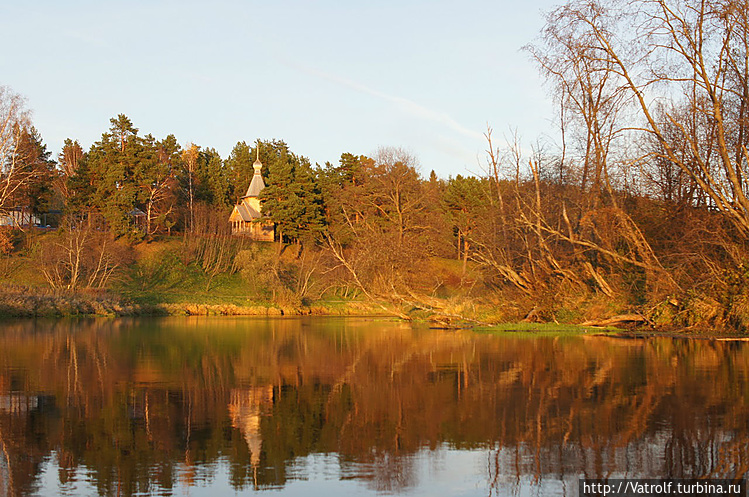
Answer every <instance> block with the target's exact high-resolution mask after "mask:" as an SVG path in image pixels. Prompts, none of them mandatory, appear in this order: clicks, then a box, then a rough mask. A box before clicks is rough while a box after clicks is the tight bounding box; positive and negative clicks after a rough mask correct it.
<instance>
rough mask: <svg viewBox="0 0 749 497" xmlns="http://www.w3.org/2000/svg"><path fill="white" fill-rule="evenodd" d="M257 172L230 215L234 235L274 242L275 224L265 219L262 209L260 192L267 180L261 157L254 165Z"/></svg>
mask: <svg viewBox="0 0 749 497" xmlns="http://www.w3.org/2000/svg"><path fill="white" fill-rule="evenodd" d="M252 167H253V168H254V169H255V174H253V176H252V181H250V186H249V187H248V188H247V193H246V194H245V195H244V196H243V197H242V198H241V199H239V203H237V205H235V206H234V210H233V211H232V212H231V216H229V223H231V233H232V235H241V236H248V237H250V238H251V239H253V240H256V241H260V242H272V241H273V238H274V233H275V229H274V225H273V223H272V222H271V221H269V220H267V219H265V217H264V216H263V214H262V211H261V205H260V199H259V198H258V197H259V195H260V192H261V191H262V190H263V188H265V182H264V181H263V176H262V174H261V172H260V171H261V169H262V168H263V164H262V163H261V162H260V157H258V158H257V159H256V160H255V163H254V164H253V165H252Z"/></svg>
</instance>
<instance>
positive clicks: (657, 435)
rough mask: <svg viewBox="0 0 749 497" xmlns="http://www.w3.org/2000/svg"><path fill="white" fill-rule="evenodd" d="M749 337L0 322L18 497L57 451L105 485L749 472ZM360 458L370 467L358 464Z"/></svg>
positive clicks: (108, 488) (11, 471)
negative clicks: (447, 458) (445, 468)
mask: <svg viewBox="0 0 749 497" xmlns="http://www.w3.org/2000/svg"><path fill="white" fill-rule="evenodd" d="M747 350H749V349H747V348H746V347H745V346H744V344H742V343H722V342H713V341H707V340H670V339H659V340H622V339H611V338H602V337H556V338H547V337H541V338H532V337H524V336H519V335H518V336H505V337H502V338H501V339H500V338H497V337H493V336H486V335H476V334H470V333H465V334H462V333H456V334H451V333H435V332H430V331H418V330H411V329H410V328H407V327H404V326H402V325H399V324H397V323H384V324H383V323H376V322H374V323H373V322H366V321H346V320H339V321H335V320H322V321H314V320H310V321H305V320H277V321H264V320H256V321H253V320H246V319H245V320H242V319H224V320H178V319H169V320H161V321H153V320H150V321H149V320H144V321H124V320H110V321H82V322H53V323H42V322H36V323H35V322H19V323H15V324H9V325H7V324H6V325H4V326H3V328H2V329H1V330H0V482H3V481H4V482H5V484H4V488H0V495H2V493H3V492H4V493H5V494H10V495H12V494H26V493H29V492H32V491H33V490H34V488H35V485H37V478H38V475H39V472H40V468H41V466H42V464H43V462H44V461H45V458H49V457H53V458H55V460H56V466H57V468H58V475H57V477H58V479H59V482H60V485H62V486H64V485H67V484H70V483H71V482H72V480H73V479H74V478H75V477H76V475H77V474H78V472H79V469H81V468H86V470H87V471H89V472H90V473H91V474H92V475H93V480H92V481H94V482H95V483H96V485H97V487H98V488H97V490H98V491H99V492H100V493H106V494H115V493H117V494H125V495H132V494H134V493H138V492H149V491H152V490H153V489H165V490H169V489H172V488H173V487H174V486H175V484H176V483H177V482H178V481H179V482H181V483H183V484H186V485H191V484H193V483H194V482H196V481H204V480H206V479H207V478H209V477H210V476H211V472H212V471H214V470H215V469H212V468H215V467H216V463H217V462H218V461H225V462H226V464H227V465H228V467H229V468H230V481H231V483H232V485H234V487H235V488H237V489H241V488H277V487H280V486H283V485H284V484H285V483H286V481H287V480H288V479H289V478H290V477H291V475H290V474H289V471H290V468H291V467H292V465H293V463H294V461H298V460H300V458H304V457H305V456H308V455H310V454H317V453H329V454H336V455H337V461H338V464H339V466H340V471H341V474H342V475H344V474H346V475H350V474H352V473H355V474H356V476H357V477H358V478H361V479H364V480H366V481H369V483H368V485H370V486H371V487H372V488H373V489H376V490H384V491H397V490H399V489H402V488H405V487H409V486H411V485H413V484H414V483H415V476H414V471H415V470H414V469H413V455H414V454H417V453H418V452H419V451H421V450H429V449H430V448H432V449H433V448H437V447H443V446H445V445H448V446H451V447H455V448H459V449H476V448H481V449H484V450H486V451H488V453H489V454H490V457H489V461H488V462H489V464H488V466H487V479H488V482H487V483H488V486H489V489H490V490H493V489H498V488H501V487H502V486H503V485H508V484H512V483H513V482H517V481H519V480H520V479H526V478H532V479H536V480H543V479H547V480H560V479H565V478H570V477H573V478H575V479H576V478H577V477H578V475H585V476H588V477H602V476H613V475H626V476H654V477H655V476H657V477H661V476H674V477H680V476H683V477H686V476H708V475H710V476H724V477H733V476H736V475H743V474H745V473H746V472H747V471H748V470H749V468H748V467H747V464H748V463H749V444H748V443H747V442H748V440H747V435H746V426H747V421H749V409H747V407H748V406H747V395H748V394H749V381H748V380H747V374H748V373H749V352H747ZM351 468H358V470H356V471H355V470H353V469H351Z"/></svg>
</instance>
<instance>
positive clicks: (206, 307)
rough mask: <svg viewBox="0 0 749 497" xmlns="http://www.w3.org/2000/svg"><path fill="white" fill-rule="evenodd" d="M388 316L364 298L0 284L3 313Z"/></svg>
mask: <svg viewBox="0 0 749 497" xmlns="http://www.w3.org/2000/svg"><path fill="white" fill-rule="evenodd" d="M171 315H175V316H179V315H188V316H303V315H319V316H388V315H391V314H388V313H386V312H385V311H384V310H383V309H382V308H380V307H379V306H377V305H374V304H370V303H367V302H362V301H347V302H343V301H337V302H319V303H314V304H312V305H306V306H280V305H277V304H273V303H270V302H267V303H266V302H255V303H247V304H236V303H200V302H157V301H153V302H145V301H143V300H140V301H137V300H133V299H128V298H124V297H122V296H118V295H114V294H111V293H108V292H95V291H84V292H68V291H64V290H43V289H37V288H29V287H24V286H5V287H2V288H0V317H16V318H24V317H70V316H91V317H95V316H109V317H125V316H171Z"/></svg>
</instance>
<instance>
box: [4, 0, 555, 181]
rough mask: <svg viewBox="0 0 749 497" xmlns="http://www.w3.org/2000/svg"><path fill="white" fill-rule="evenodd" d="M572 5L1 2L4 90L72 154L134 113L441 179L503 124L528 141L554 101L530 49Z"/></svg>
mask: <svg viewBox="0 0 749 497" xmlns="http://www.w3.org/2000/svg"><path fill="white" fill-rule="evenodd" d="M558 3H559V2H558V1H550V0H542V1H537V2H522V1H516V2H511V1H507V0H497V1H484V0H464V1H462V2H457V1H443V0H432V1H415V0H401V1H390V0H386V1H378V2H355V1H349V2H345V1H333V0H325V1H221V0H219V1H216V2H211V3H209V2H190V1H153V2H147V1H140V0H136V1H128V2H117V3H115V2H101V1H64V2H59V1H49V0H44V1H34V2H17V1H8V0H3V2H2V3H1V4H0V43H1V44H2V46H3V50H2V51H0V68H2V71H1V72H0V85H8V86H10V87H11V88H12V89H13V90H15V91H16V92H18V93H21V94H22V95H24V96H25V97H26V98H27V103H28V107H29V108H30V109H32V111H33V118H34V122H35V125H36V127H37V128H38V129H39V131H40V132H41V133H42V136H43V138H44V140H45V143H47V145H48V147H49V149H50V150H51V151H52V152H53V154H54V156H55V157H56V156H57V154H58V153H59V151H60V147H61V146H62V142H63V141H64V139H65V138H68V137H70V138H74V139H78V140H79V141H80V142H81V144H82V145H83V147H84V148H86V149H88V147H90V145H91V144H92V143H93V142H94V141H96V140H98V139H99V138H100V136H101V133H102V132H104V131H106V130H107V129H108V127H109V119H110V118H111V117H113V116H115V115H117V114H119V113H124V114H126V115H127V116H129V117H130V118H131V119H132V121H133V123H134V124H135V126H136V127H138V128H139V129H140V130H141V134H145V133H151V134H153V135H154V136H155V137H156V138H163V137H164V136H165V135H167V134H169V133H173V134H174V135H175V136H176V137H177V139H178V140H179V141H180V143H182V144H183V145H184V144H185V143H187V142H194V143H197V144H198V145H201V146H208V147H214V148H216V149H217V150H218V151H219V153H220V154H221V156H222V157H224V158H225V157H226V156H228V154H229V152H230V151H231V148H232V147H233V145H234V144H235V143H236V142H237V141H239V140H246V141H253V140H255V139H256V138H262V139H271V138H278V139H283V140H285V141H286V142H287V143H288V144H289V145H290V147H291V149H292V150H293V151H294V152H296V153H298V154H302V155H305V156H307V157H309V158H310V160H311V161H312V162H313V163H315V162H318V163H321V164H322V163H324V162H325V161H331V162H334V163H336V162H337V161H338V158H339V157H340V155H341V153H343V152H351V153H355V154H371V153H373V152H374V151H375V150H376V149H377V148H378V147H380V146H400V147H403V148H405V149H406V150H408V151H410V152H411V153H412V154H414V155H415V156H416V157H417V158H418V159H419V162H420V163H421V170H422V172H423V173H424V174H425V175H426V174H428V173H429V171H430V170H432V169H434V170H435V171H436V172H437V173H438V174H439V175H440V176H442V177H447V176H448V175H455V174H467V173H478V172H480V165H479V161H483V156H484V150H485V148H486V144H485V140H484V138H483V136H482V134H483V132H484V131H485V130H486V126H487V124H490V125H491V126H492V127H493V128H494V129H495V136H496V137H497V138H501V136H502V135H503V134H508V133H507V132H508V129H509V128H510V127H512V128H517V129H518V131H519V133H520V134H521V135H522V137H523V138H524V139H525V140H526V141H527V142H528V143H530V142H532V141H534V140H535V139H536V138H537V137H538V136H539V135H541V134H544V133H552V132H553V129H554V128H553V126H552V124H551V121H552V120H553V119H554V117H555V116H554V112H555V110H554V106H553V104H552V102H551V101H550V100H549V99H548V98H547V93H548V91H547V89H546V88H545V87H544V86H543V80H542V78H541V77H540V76H539V73H538V70H537V68H536V66H535V65H534V64H533V63H532V62H531V61H530V59H529V56H528V54H527V53H525V52H522V51H521V50H520V48H521V47H522V46H523V45H525V44H527V43H529V42H532V41H533V40H534V38H535V37H536V36H537V35H538V33H539V31H540V29H541V27H542V25H543V17H542V14H541V13H542V12H543V11H546V10H548V9H550V8H552V7H553V6H555V5H556V4H558Z"/></svg>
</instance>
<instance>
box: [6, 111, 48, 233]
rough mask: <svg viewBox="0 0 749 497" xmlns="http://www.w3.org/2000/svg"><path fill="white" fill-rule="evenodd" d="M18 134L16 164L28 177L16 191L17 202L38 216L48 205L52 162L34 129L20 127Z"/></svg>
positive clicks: (37, 132)
mask: <svg viewBox="0 0 749 497" xmlns="http://www.w3.org/2000/svg"><path fill="white" fill-rule="evenodd" d="M18 136H19V139H18V144H17V146H16V149H15V154H16V159H15V162H16V167H18V168H19V170H20V171H22V173H23V174H24V175H25V176H26V177H27V178H28V179H27V181H26V182H25V183H24V185H23V187H22V188H20V189H19V190H18V191H17V192H16V193H17V203H18V205H19V206H21V207H23V209H24V210H26V211H27V212H28V213H29V214H33V215H36V216H39V215H41V214H42V213H44V212H47V210H49V208H50V202H51V200H52V194H53V188H52V183H53V180H54V176H55V161H54V160H52V159H50V155H51V153H50V152H49V151H48V150H47V146H46V145H45V144H44V143H43V141H42V137H41V135H40V134H39V131H37V129H36V128H34V127H33V126H30V127H27V128H23V129H22V130H21V131H20V133H19V135H18ZM29 219H31V218H29Z"/></svg>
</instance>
